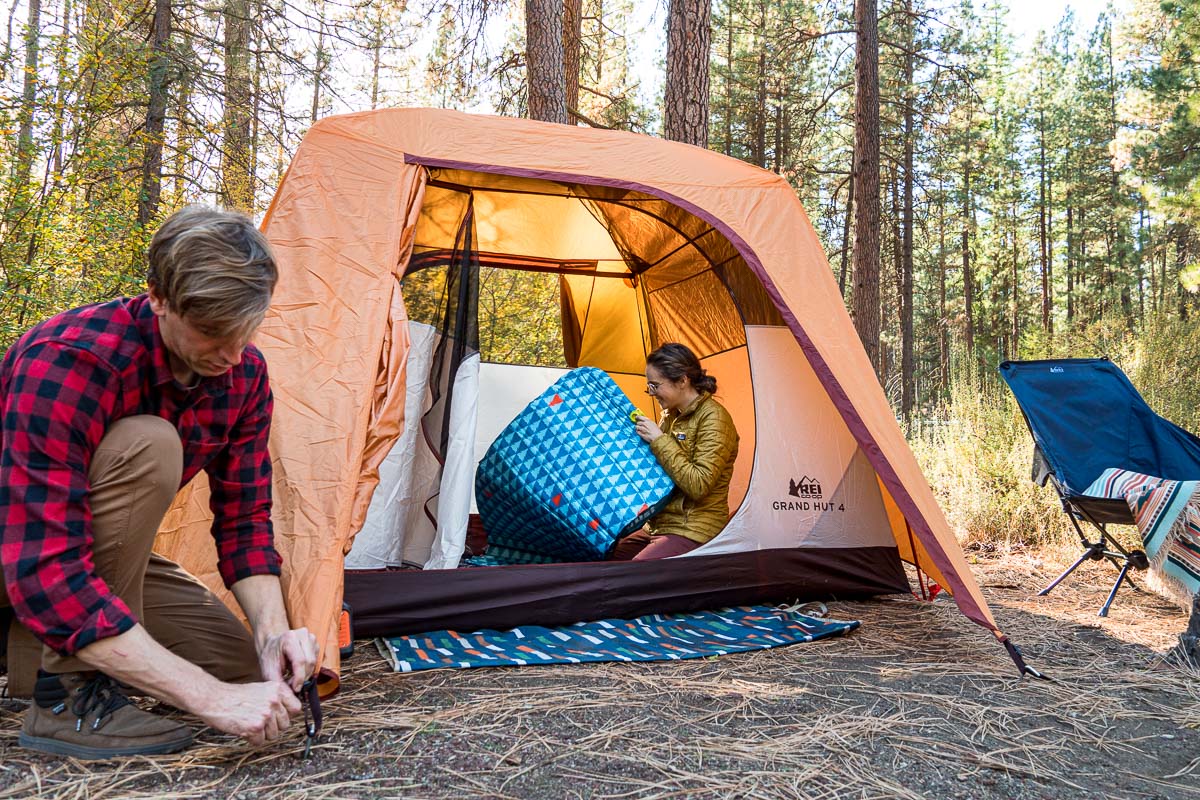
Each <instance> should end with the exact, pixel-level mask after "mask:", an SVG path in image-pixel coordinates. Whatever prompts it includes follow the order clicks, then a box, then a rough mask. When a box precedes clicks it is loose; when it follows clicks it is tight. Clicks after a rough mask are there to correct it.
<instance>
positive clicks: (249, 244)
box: [146, 206, 279, 335]
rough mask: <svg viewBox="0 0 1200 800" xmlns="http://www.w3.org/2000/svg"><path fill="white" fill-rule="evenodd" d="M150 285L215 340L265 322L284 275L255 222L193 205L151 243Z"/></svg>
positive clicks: (177, 214) (175, 216)
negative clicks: (281, 276) (278, 268)
mask: <svg viewBox="0 0 1200 800" xmlns="http://www.w3.org/2000/svg"><path fill="white" fill-rule="evenodd" d="M148 257H149V262H150V263H149V269H148V270H147V273H146V283H147V284H148V285H149V286H150V288H151V289H152V290H153V291H154V293H155V294H156V295H157V296H158V297H159V298H161V299H162V300H165V301H166V303H167V307H168V308H170V309H171V310H172V311H174V312H175V313H176V314H178V315H179V316H181V317H184V318H186V319H187V321H188V322H189V323H190V324H192V325H194V326H195V327H196V328H197V329H199V330H200V331H201V332H202V333H206V334H210V335H226V334H229V333H233V332H238V331H242V330H245V329H247V328H252V327H254V326H256V325H257V324H258V323H259V322H261V321H262V318H263V315H264V314H265V313H266V311H267V306H268V305H270V303H271V293H272V292H274V291H275V281H276V280H277V279H278V277H279V273H278V271H277V269H276V267H275V259H274V258H273V257H272V256H271V248H270V245H268V244H267V239H266V237H265V236H263V235H262V234H261V233H260V232H259V231H258V229H257V228H255V227H254V223H253V222H251V221H250V218H249V217H247V216H246V215H244V214H239V213H236V212H233V211H221V210H219V209H215V208H207V207H205V206H188V207H186V208H184V209H181V210H179V211H176V212H175V213H174V214H172V215H171V216H169V217H167V220H166V221H165V222H164V223H163V224H162V227H160V228H159V229H158V231H157V232H156V233H155V234H154V238H153V239H151V240H150V250H149V253H148Z"/></svg>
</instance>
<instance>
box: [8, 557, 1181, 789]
mask: <svg viewBox="0 0 1200 800" xmlns="http://www.w3.org/2000/svg"><path fill="white" fill-rule="evenodd" d="M1064 558H1065V555H1064ZM973 568H974V570H975V572H976V575H977V576H978V578H979V580H980V582H981V583H982V585H983V587H984V593H985V595H986V596H987V598H988V599H989V602H990V603H991V604H992V607H993V610H994V612H995V614H996V617H997V620H998V622H999V624H1000V626H1001V627H1002V628H1003V629H1004V630H1005V631H1006V632H1007V633H1008V634H1009V635H1010V636H1011V637H1012V639H1013V640H1014V641H1015V642H1017V643H1018V644H1019V645H1020V646H1021V648H1022V650H1023V652H1024V654H1025V656H1026V658H1027V659H1028V660H1029V662H1030V663H1031V664H1033V665H1035V666H1036V667H1037V668H1038V669H1040V670H1041V671H1043V672H1044V673H1046V674H1047V675H1048V676H1050V677H1051V678H1053V680H1051V681H1038V680H1034V679H1031V678H1028V677H1026V678H1023V679H1021V678H1018V676H1017V673H1016V670H1015V669H1014V667H1013V664H1012V662H1011V660H1009V658H1008V656H1007V655H1006V654H1005V652H1004V651H1003V649H1002V648H1001V647H999V646H998V645H997V644H996V643H995V642H994V641H993V640H992V637H991V636H990V635H989V634H987V633H986V632H985V631H983V630H982V629H980V628H978V627H977V626H975V625H974V624H972V623H971V622H969V621H968V620H966V619H965V618H964V617H963V616H962V615H961V614H959V613H958V611H957V610H956V609H955V607H954V605H953V601H951V600H949V599H948V598H941V597H939V599H938V600H936V601H935V602H932V603H928V602H921V601H918V600H915V599H912V598H890V599H883V600H878V601H872V602H855V603H849V602H835V603H831V604H830V615H831V616H833V617H835V618H840V619H861V620H862V621H863V625H862V627H861V628H860V629H859V630H857V631H855V632H854V633H852V634H850V635H849V636H847V637H845V638H837V639H832V640H828V641H824V642H818V643H814V644H807V645H800V646H797V647H791V648H785V649H777V650H770V651H762V652H756V653H749V654H740V655H732V656H726V657H721V658H716V659H711V660H703V661H691V662H676V663H660V664H600V665H581V666H562V667H531V668H519V669H504V670H495V669H492V670H451V671H435V672H427V673H417V674H412V675H395V674H391V673H389V672H386V671H385V669H386V668H385V666H384V663H383V661H382V660H381V659H380V657H379V655H378V654H377V653H376V651H375V648H374V647H372V646H371V645H370V643H367V642H359V644H358V652H357V654H356V655H355V656H354V658H352V659H351V660H350V661H349V662H348V663H347V664H346V667H345V674H344V683H343V686H344V688H343V691H342V693H341V694H340V695H339V696H338V697H336V698H335V699H333V700H331V701H329V702H327V704H326V722H325V732H324V734H323V735H322V737H321V741H320V743H319V744H318V746H316V747H315V748H314V750H313V753H312V757H311V758H310V759H308V760H301V759H300V757H299V756H300V754H301V752H302V750H303V740H302V738H301V735H300V731H299V730H297V729H296V728H293V730H292V731H290V732H289V735H288V737H287V739H286V740H285V741H283V742H282V743H277V744H274V745H271V746H266V747H261V748H251V747H249V746H246V745H244V744H241V743H239V742H237V741H235V740H233V739H232V738H230V737H226V736H222V735H219V734H216V733H214V732H212V731H208V730H204V731H202V732H201V733H200V734H199V737H198V742H199V744H198V746H195V747H193V748H192V749H191V750H189V751H188V752H186V753H184V754H182V755H179V756H162V757H154V758H136V759H130V760H127V761H123V762H104V763H85V762H80V761H73V760H63V759H58V758H51V757H42V756H40V755H38V754H35V753H30V752H28V751H24V750H22V749H20V748H18V747H17V746H16V740H17V732H18V729H19V726H20V713H21V711H22V710H23V705H22V704H21V703H18V702H15V701H4V702H3V703H0V800H3V799H4V798H94V799H96V800H99V798H149V797H164V796H170V797H178V798H247V799H249V798H253V800H270V799H271V798H285V797H286V798H313V799H314V800H315V799H316V798H386V797H405V798H466V797H473V798H514V799H519V800H531V799H533V798H547V799H551V798H554V799H557V798H606V799H609V800H623V799H624V798H714V799H715V798H1084V797H1096V796H1108V797H1122V798H1192V797H1200V672H1198V671H1196V670H1190V669H1186V668H1183V667H1179V666H1176V665H1173V664H1170V663H1168V662H1166V661H1164V659H1163V658H1162V654H1163V653H1165V652H1166V651H1168V650H1169V649H1170V648H1171V646H1172V645H1173V644H1174V643H1175V640H1176V636H1177V634H1178V633H1179V632H1180V631H1182V630H1183V628H1184V627H1185V625H1186V615H1185V614H1184V612H1183V611H1182V610H1180V609H1179V608H1177V607H1175V606H1173V605H1171V604H1169V603H1167V602H1165V601H1163V600H1162V599H1160V598H1159V597H1157V596H1156V595H1153V594H1151V593H1149V592H1145V593H1137V592H1133V591H1129V590H1127V589H1122V590H1121V592H1120V594H1119V596H1118V599H1117V602H1116V603H1115V604H1114V605H1113V608H1112V612H1111V614H1110V616H1109V617H1108V618H1107V619H1100V618H1098V617H1097V616H1096V610H1097V609H1098V608H1099V606H1100V604H1101V603H1102V602H1103V599H1104V596H1105V594H1106V593H1107V590H1108V588H1109V586H1111V583H1112V579H1113V577H1115V573H1114V571H1113V570H1112V569H1111V567H1107V565H1099V564H1090V563H1089V564H1087V565H1085V566H1084V567H1082V568H1081V569H1080V570H1079V571H1078V573H1077V574H1076V576H1075V577H1073V578H1072V579H1070V580H1068V581H1067V582H1066V583H1064V584H1063V585H1062V586H1061V587H1059V588H1058V589H1057V590H1055V591H1054V592H1053V593H1052V594H1051V595H1050V596H1049V597H1045V598H1040V597H1036V596H1035V592H1036V591H1037V589H1038V588H1040V586H1041V585H1043V584H1044V583H1045V582H1047V581H1048V580H1050V579H1051V578H1052V577H1054V575H1055V574H1057V572H1058V571H1059V570H1060V569H1061V568H1062V564H1060V563H1059V560H1058V559H1051V560H1048V561H1044V562H1043V561H1039V560H1038V559H1036V558H1031V557H1029V556H1016V555H1012V556H1006V557H995V556H991V557H988V558H987V559H986V560H983V561H981V562H980V563H976V564H974V565H973Z"/></svg>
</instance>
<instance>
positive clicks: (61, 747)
mask: <svg viewBox="0 0 1200 800" xmlns="http://www.w3.org/2000/svg"><path fill="white" fill-rule="evenodd" d="M17 743H18V744H19V745H20V746H21V747H26V748H29V749H30V750H40V751H41V752H43V753H52V754H54V755H56V756H70V757H72V758H80V759H84V760H87V761H103V760H106V759H112V758H122V757H124V756H152V755H160V754H162V753H174V752H176V751H178V750H182V749H184V748H185V747H187V746H188V745H190V744H191V743H192V736H191V734H190V733H189V734H188V737H187V738H186V739H179V740H176V741H173V742H159V743H157V744H144V745H140V746H138V747H121V748H114V747H88V746H87V745H83V744H72V743H70V742H64V741H61V740H59V739H47V738H45V737H42V736H30V735H29V734H27V733H25V732H24V731H21V735H20V736H18V737H17Z"/></svg>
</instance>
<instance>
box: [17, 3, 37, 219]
mask: <svg viewBox="0 0 1200 800" xmlns="http://www.w3.org/2000/svg"><path fill="white" fill-rule="evenodd" d="M41 27H42V2H41V0H29V17H28V19H27V21H26V24H25V75H24V78H23V79H22V84H21V110H20V113H19V114H18V119H19V127H18V130H17V172H16V176H15V177H16V180H15V186H16V190H17V191H18V192H19V193H21V196H22V197H23V196H24V195H25V194H26V192H27V191H28V189H29V176H30V173H31V172H32V171H33V156H34V153H33V116H34V110H35V108H36V107H37V90H38V53H39V51H40V48H41V40H40V34H41Z"/></svg>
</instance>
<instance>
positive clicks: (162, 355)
mask: <svg viewBox="0 0 1200 800" xmlns="http://www.w3.org/2000/svg"><path fill="white" fill-rule="evenodd" d="M271 404H272V401H271V390H270V387H269V385H268V383H267V367H266V362H265V361H264V360H263V357H262V354H261V353H260V352H259V351H258V350H257V349H256V348H254V347H253V346H250V347H247V348H246V351H245V353H244V355H243V357H242V361H241V363H240V364H238V366H236V367H234V368H233V369H232V370H230V371H229V372H227V373H225V374H224V375H220V376H217V377H212V378H203V379H202V380H201V381H200V383H199V384H198V385H197V386H195V387H192V388H185V387H183V386H181V385H180V384H179V383H178V382H177V381H176V380H175V378H174V376H173V375H172V374H171V368H170V365H169V363H168V361H167V352H166V350H165V349H164V348H163V342H162V337H161V336H160V335H159V331H158V318H157V317H156V316H154V313H153V312H152V311H151V309H150V304H149V302H148V299H147V296H146V295H139V296H138V297H134V298H132V299H130V298H122V299H119V300H113V301H111V302H108V303H102V304H100V305H94V306H85V307H83V308H77V309H74V310H72V311H67V312H65V313H62V314H59V315H58V316H56V317H52V318H51V319H48V320H46V321H45V322H43V323H41V324H40V325H38V326H36V327H34V328H33V329H31V330H30V331H28V332H27V333H26V334H25V335H24V336H22V337H21V339H20V340H18V341H17V343H16V344H14V345H13V346H12V347H11V348H9V350H8V352H7V353H6V354H5V356H4V360H3V362H0V405H2V413H3V420H2V424H0V563H2V564H3V567H4V586H5V588H6V589H7V592H8V598H9V600H10V601H11V603H12V605H13V608H14V610H15V611H16V615H17V618H18V619H19V620H20V621H21V622H22V623H23V624H24V625H25V626H26V627H27V628H29V629H30V630H31V631H32V632H33V633H34V635H36V636H37V637H38V638H39V639H41V640H42V641H43V642H45V643H46V644H48V645H49V646H50V647H52V648H54V649H55V650H56V651H58V652H59V653H62V654H64V655H72V654H74V653H75V652H77V651H78V650H80V649H81V648H84V647H87V646H88V645H89V644H92V643H93V642H95V641H97V640H99V639H103V638H105V637H107V636H115V635H117V634H119V633H123V632H125V631H127V630H129V629H130V628H132V627H133V626H134V625H135V624H136V623H137V619H136V618H135V617H134V616H133V614H132V612H131V611H130V610H129V607H128V606H126V605H125V603H123V602H122V601H121V599H120V598H118V597H117V596H116V595H114V594H113V593H112V591H111V590H110V589H109V587H108V585H107V584H106V583H105V582H104V581H103V580H102V579H101V578H99V577H97V575H96V574H95V571H94V567H93V563H92V554H91V546H92V530H91V525H92V518H91V508H90V506H89V504H88V467H89V465H90V464H91V460H92V454H93V453H94V452H95V450H96V447H97V445H99V444H100V440H101V439H102V438H103V437H104V433H105V431H106V430H107V429H108V427H109V426H110V425H112V423H113V422H115V421H116V420H119V419H121V418H122V417H128V416H133V415H137V414H153V415H155V416H158V417H161V418H163V419H165V420H167V421H169V422H172V423H173V424H174V425H175V427H176V429H178V431H179V438H180V440H181V441H182V442H183V481H182V483H183V484H186V483H187V482H188V481H190V480H191V479H192V478H193V477H194V476H195V475H196V473H198V472H199V471H200V470H202V469H203V470H204V471H205V472H207V473H208V477H209V484H210V486H211V488H212V499H211V501H210V505H211V507H212V510H213V513H214V515H215V519H214V521H213V527H212V533H213V537H214V538H215V539H216V542H217V553H218V556H219V563H218V566H219V568H220V571H221V577H222V578H223V579H224V581H225V584H226V585H227V586H228V585H232V584H233V583H235V582H237V581H239V580H241V579H242V578H246V577H249V576H251V575H264V574H270V575H278V574H279V565H280V558H279V554H278V553H277V552H276V551H275V547H274V545H273V543H272V542H273V535H272V530H271V516H270V512H271V459H270V457H269V456H268V454H267V437H268V434H269V432H270V425H271ZM181 485H182V484H181Z"/></svg>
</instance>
